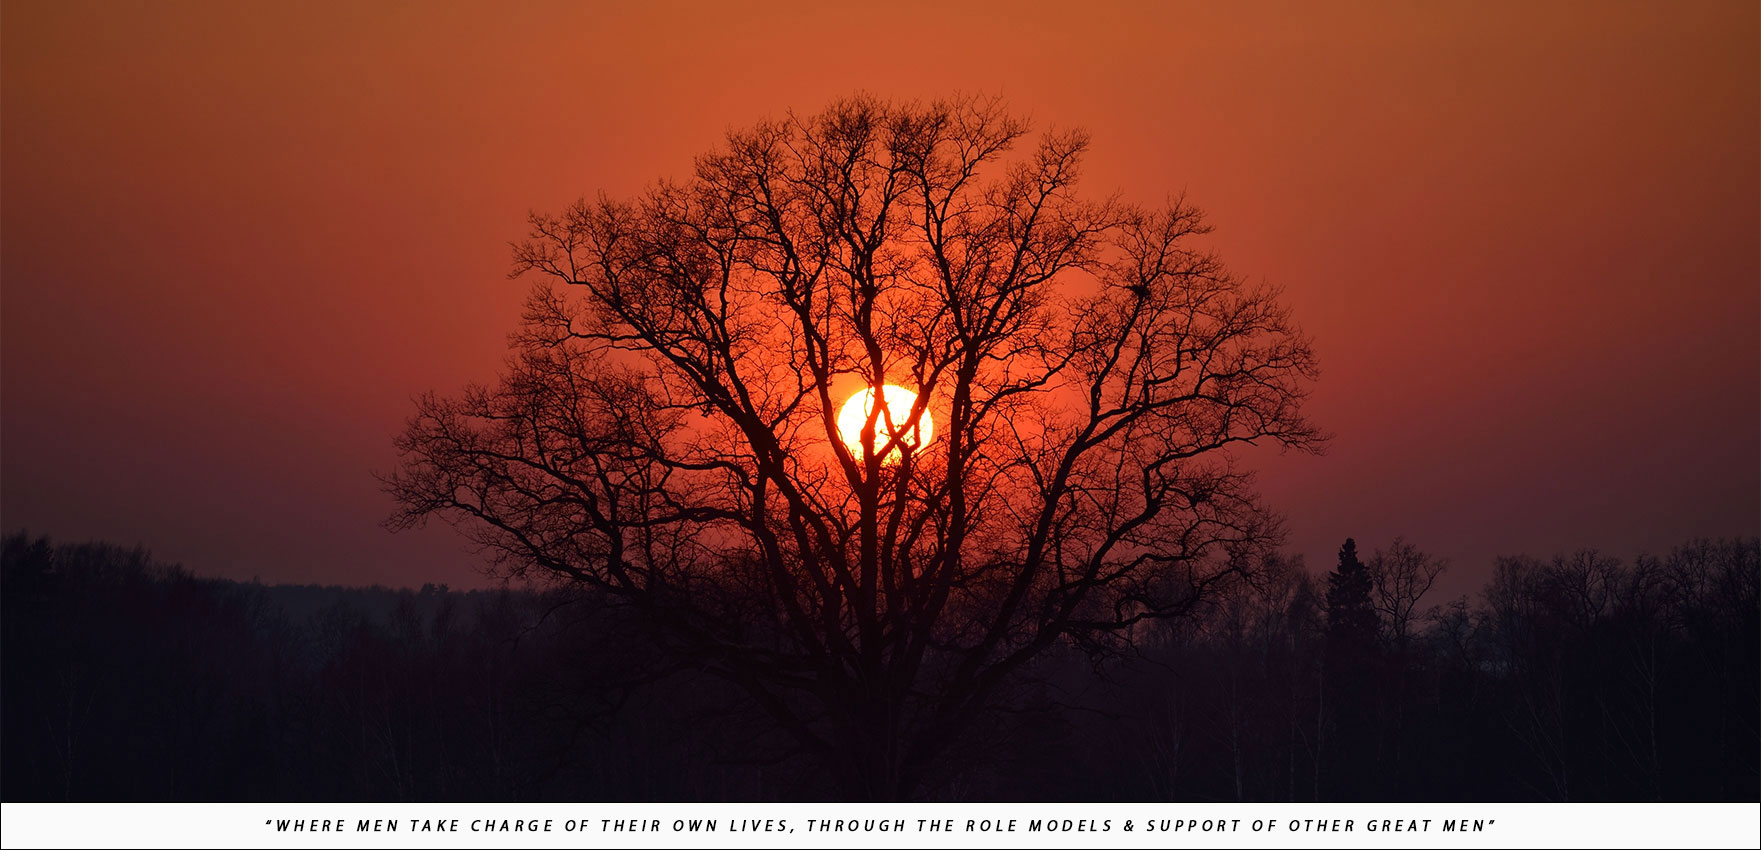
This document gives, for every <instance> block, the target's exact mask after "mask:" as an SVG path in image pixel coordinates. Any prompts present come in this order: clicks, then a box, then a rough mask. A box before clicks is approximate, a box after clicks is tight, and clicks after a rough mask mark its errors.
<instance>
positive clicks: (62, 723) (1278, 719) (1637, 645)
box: [0, 534, 1761, 801]
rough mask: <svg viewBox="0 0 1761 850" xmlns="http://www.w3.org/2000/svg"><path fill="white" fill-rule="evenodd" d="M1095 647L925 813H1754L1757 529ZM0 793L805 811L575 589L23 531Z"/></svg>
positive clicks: (735, 712)
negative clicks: (981, 803) (182, 560)
mask: <svg viewBox="0 0 1761 850" xmlns="http://www.w3.org/2000/svg"><path fill="white" fill-rule="evenodd" d="M1262 567H1263V568H1262V569H1258V570H1254V571H1252V572H1253V574H1254V580H1252V581H1243V582H1241V583H1239V584H1237V585H1236V586H1234V587H1232V588H1230V589H1229V590H1228V591H1227V592H1225V593H1222V594H1219V595H1218V596H1216V597H1214V598H1212V599H1210V600H1208V601H1207V602H1206V603H1205V604H1204V605H1202V606H1201V607H1199V608H1198V609H1196V610H1195V611H1194V612H1193V616H1192V617H1190V618H1188V619H1186V620H1183V621H1180V622H1179V623H1178V624H1174V625H1169V626H1165V627H1158V628H1157V629H1155V630H1152V631H1145V632H1144V633H1143V634H1141V635H1138V636H1137V637H1138V640H1137V641H1136V644H1137V646H1136V649H1135V651H1133V652H1131V653H1129V654H1126V655H1121V656H1116V657H1111V658H1108V659H1104V660H1100V661H1097V660H1095V659H1094V658H1092V657H1091V656H1089V655H1087V654H1084V653H1080V652H1077V651H1076V650H1074V649H1072V650H1069V651H1067V652H1064V653H1061V654H1058V655H1054V656H1053V657H1049V658H1046V659H1045V660H1044V661H1043V662H1042V663H1040V664H1039V665H1038V666H1037V667H1036V669H1035V671H1034V674H1033V675H1032V676H1031V677H1030V678H1028V679H1026V680H1024V681H1023V682H1022V683H1021V684H1020V686H1019V687H1018V688H1017V689H1016V690H1014V691H1013V692H1012V693H1011V694H1009V696H1008V699H1007V701H1006V703H1005V704H1000V705H999V706H998V711H997V713H996V716H995V722H991V723H986V724H983V725H982V730H981V732H980V733H977V734H974V735H972V736H970V738H969V740H967V741H965V742H964V744H963V746H961V747H960V748H959V749H958V750H957V751H956V752H955V753H953V754H952V755H951V757H950V758H949V760H948V762H949V764H948V767H947V770H946V771H944V773H943V774H942V775H940V776H938V777H937V779H936V781H935V782H934V784H933V785H932V786H931V787H926V788H924V789H923V791H922V793H923V794H924V795H925V796H926V797H928V798H931V799H952V800H966V799H999V800H1037V799H1049V800H1297V801H1305V800H1322V801H1327V800H1357V799H1366V800H1745V801H1752V800H1756V799H1761V768H1758V763H1757V762H1758V756H1761V736H1758V731H1757V726H1758V715H1761V594H1758V584H1761V541H1757V540H1755V539H1748V540H1735V541H1696V542H1694V543H1690V544H1688V545H1685V546H1682V547H1679V548H1677V549H1676V550H1675V551H1673V552H1671V553H1670V554H1669V555H1668V556H1667V557H1661V558H1653V557H1641V558H1639V559H1638V560H1636V561H1634V562H1633V563H1630V564H1623V563H1621V562H1620V561H1617V560H1615V559H1612V558H1608V557H1605V556H1602V555H1598V554H1596V553H1594V552H1584V553H1577V554H1573V555H1570V556H1561V557H1556V558H1554V559H1552V560H1549V561H1540V560H1535V559H1531V558H1506V559H1501V560H1500V561H1499V562H1498V563H1497V565H1496V567H1495V569H1494V572H1493V576H1492V579H1491V580H1490V582H1489V583H1488V584H1487V586H1486V588H1485V589H1484V591H1483V592H1482V593H1481V595H1480V596H1479V598H1477V599H1473V600H1469V599H1465V598H1464V599H1458V600H1455V601H1453V602H1448V603H1446V604H1435V603H1434V602H1433V601H1432V600H1431V599H1430V598H1429V597H1430V593H1429V590H1430V586H1431V584H1432V583H1433V582H1434V580H1435V579H1436V577H1437V575H1438V573H1439V572H1440V571H1441V570H1442V568H1443V564H1442V563H1441V562H1440V561H1438V560H1436V559H1434V558H1431V557H1430V556H1428V555H1426V554H1425V553H1423V552H1421V551H1419V550H1418V549H1416V548H1415V547H1412V546H1410V545H1408V544H1406V543H1404V542H1401V541H1395V543H1394V544H1392V545H1390V546H1388V547H1386V548H1385V549H1382V550H1379V551H1377V552H1374V553H1371V554H1369V555H1368V556H1362V557H1360V555H1359V554H1358V552H1357V551H1356V547H1355V545H1354V544H1352V543H1351V542H1349V541H1348V542H1347V544H1346V547H1345V548H1344V549H1342V551H1341V553H1340V559H1339V562H1338V564H1337V565H1336V566H1335V568H1334V569H1333V570H1332V571H1331V572H1329V573H1326V574H1325V575H1321V576H1313V575H1311V574H1310V572H1309V571H1307V570H1306V569H1304V567H1303V565H1302V563H1301V562H1300V561H1296V560H1287V559H1281V558H1273V559H1271V560H1269V561H1268V562H1266V563H1265V564H1263V565H1262ZM0 603H3V611H0V633H3V641H4V643H3V645H0V652H3V655H4V663H3V666H0V698H3V703H4V704H3V711H0V724H3V727H4V730H3V735H4V738H3V745H0V780H3V782H4V789H3V793H4V798H5V799H7V800H12V801H17V800H99V801H109V800H357V799H359V800H400V801H422V800H607V801H612V800H719V799H752V800H767V799H809V800H811V799H817V798H820V797H822V796H823V795H825V794H827V793H830V792H829V791H828V790H827V788H828V786H827V783H825V782H823V781H821V780H820V779H819V778H818V777H817V776H815V774H814V770H813V768H812V766H811V762H809V761H808V760H806V759H804V758H802V757H801V755H800V754H799V753H795V752H793V751H792V750H791V749H790V748H789V746H788V743H787V742H786V741H784V740H781V739H779V738H778V737H776V736H773V735H771V734H770V733H769V732H767V729H768V726H767V724H766V722H765V721H764V719H763V718H762V717H761V716H759V715H758V714H756V713H755V712H753V711H752V709H751V707H750V706H749V705H748V704H747V703H746V701H745V700H744V699H743V698H742V696H741V695H740V694H739V693H738V692H736V691H734V690H732V689H731V688H729V687H727V686H726V685H723V684H722V683H720V681H719V680H717V679H715V678H714V677H712V676H710V675H708V674H706V673H704V672H703V671H701V670H700V669H697V668H696V667H695V666H693V665H692V664H691V663H689V662H688V661H681V660H679V659H677V658H674V657H672V656H670V655H668V654H666V653H665V652H663V651H662V650H661V649H659V647H660V646H662V643H661V641H660V639H659V636H658V635H653V634H649V633H648V632H646V631H645V630H644V627H643V625H642V623H641V621H640V620H639V619H638V618H636V617H634V616H633V615H632V614H631V613H630V612H628V611H627V610H625V609H623V608H621V607H620V606H618V605H615V604H612V603H611V602H610V601H608V600H606V599H604V598H601V597H598V596H595V595H593V594H589V593H585V592H581V591H579V590H569V589H555V590H548V591H543V592H538V591H518V590H496V591H471V592H456V591H451V590H449V589H447V588H445V587H444V586H441V587H435V586H425V587H423V588H422V589H421V590H420V591H411V590H387V589H384V588H366V589H359V588H318V587H292V586H266V585H259V584H255V583H252V584H245V583H238V582H231V581H222V580H214V579H203V578H198V577H195V576H192V575H190V574H189V573H188V572H186V571H184V570H182V569H180V568H178V567H175V566H168V565H165V564H161V563H158V562H155V561H154V560H153V559H152V558H151V557H150V556H149V555H148V554H147V553H146V552H144V551H142V550H139V549H134V550H129V549H123V548H119V547H115V546H108V545H102V544H82V545H55V544H52V543H51V542H50V541H48V540H46V539H42V538H31V537H28V536H26V535H23V534H15V535H12V536H10V537H7V538H6V539H5V541H4V554H3V562H0Z"/></svg>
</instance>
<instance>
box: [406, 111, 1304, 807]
mask: <svg viewBox="0 0 1761 850" xmlns="http://www.w3.org/2000/svg"><path fill="white" fill-rule="evenodd" d="M1028 130H1029V128H1028V126H1027V124H1026V123H1025V122H1023V121H1022V120H1020V119H1018V118H1016V117H1012V116H1011V115H1010V114H1009V113H1008V112H1007V111H1006V110H1005V109H1004V107H1003V106H1002V105H1001V104H1000V103H999V102H998V101H996V100H993V99H985V98H972V97H964V98H957V99H953V100H950V101H945V102H936V103H931V104H927V105H924V104H918V103H906V104H900V103H889V102H883V101H880V100H877V99H874V98H870V97H855V98H851V99H847V100H843V101H840V102H837V103H834V104H832V105H831V106H830V107H829V108H827V109H826V110H825V111H823V112H821V113H819V114H816V115H811V116H803V115H796V114H789V115H788V116H786V117H784V118H781V119H777V120H767V121H763V122H760V123H758V124H757V125H756V126H754V127H752V128H751V129H747V130H742V131H738V132H733V133H731V134H730V135H729V136H728V139H727V143H726V146H725V148H724V149H721V150H718V151H715V152H712V153H710V154H707V155H705V156H702V157H700V158H699V159H698V160H697V163H696V169H695V172H694V174H693V175H692V176H691V177H690V178H689V179H686V180H683V181H680V182H662V183H659V184H658V185H656V186H654V187H653V188H652V189H650V190H648V191H647V192H646V193H644V194H643V195H642V196H641V197H639V198H637V199H635V200H630V201H620V200H611V199H606V198H601V199H599V200H597V201H591V202H589V201H581V202H577V203H576V204H574V205H572V206H570V207H569V208H568V209H566V210H564V211H563V212H561V213H560V214H556V215H537V214H535V215H534V216H533V217H532V219H531V235H530V237H529V238H528V239H527V240H525V241H524V242H521V243H519V244H518V245H517V246H516V247H515V274H516V275H518V274H522V273H530V272H536V273H537V274H538V275H539V276H540V278H541V281H540V283H539V285H538V286H537V287H536V288H535V290H534V292H533V294H532V296H531V298H530V301H529V303H528V309H527V311H526V316H525V322H524V325H523V327H522V329H521V331H520V332H519V333H518V334H517V335H516V336H515V339H514V346H513V347H514V356H513V357H512V358H511V361H510V364H509V367H508V371H507V373H506V374H505V375H504V376H503V378H502V379H501V380H500V382H499V383H498V384H496V385H495V386H493V387H477V388H472V389H469V390H468V391H466V392H465V393H464V395H463V396H462V397H460V398H457V399H442V398H438V397H434V396H432V395H430V396H428V397H425V398H423V399H422V400H421V401H420V403H419V406H418V411H417V413H416V415H415V416H414V418H413V419H412V420H411V422H410V424H409V426H408V429H407V431H406V432H405V433H404V434H403V435H402V436H401V437H400V439H399V440H398V443H397V445H398V448H399V450H400V451H401V453H402V457H403V463H402V466H401V468H400V470H399V471H398V472H396V473H394V474H392V475H390V476H388V477H387V479H386V480H387V483H388V486H389V488H390V490H391V491H392V493H394V494H395V496H396V497H397V498H398V500H399V501H400V503H401V505H402V509H401V512H400V513H399V514H398V515H397V516H396V517H395V518H394V520H393V524H394V525H410V524H414V523H418V522H420V521H422V520H423V519H424V518H426V517H429V516H432V515H441V516H445V517H447V518H449V519H452V520H456V521H458V522H459V524H460V525H461V527H462V528H464V529H465V530H466V531H467V533H469V534H470V535H471V536H472V537H473V538H474V539H475V540H477V541H479V542H480V543H481V544H482V545H483V546H485V547H486V548H487V549H488V550H490V551H492V552H494V553H496V554H497V555H498V556H499V557H498V564H499V565H500V567H501V568H502V569H504V570H505V571H506V572H508V573H511V574H516V575H522V574H527V573H529V572H532V571H534V570H536V571H538V572H539V573H540V574H551V575H555V576H559V577H561V578H564V579H567V580H572V581H578V582H585V583H588V584H590V585H592V586H594V587H597V588H601V589H603V590H604V591H605V592H608V593H611V594H614V595H616V596H618V597H620V598H622V599H624V600H626V601H627V602H628V603H630V604H632V605H634V606H636V607H637V608H639V609H640V610H641V611H642V612H643V613H644V614H645V615H646V616H647V617H649V618H650V620H651V621H652V622H653V623H655V624H656V625H657V626H659V627H661V628H660V631H661V632H662V633H664V634H666V635H668V636H670V638H671V639H672V640H673V641H675V642H676V646H675V648H676V649H678V650H679V651H682V652H685V653H688V654H689V655H690V656H691V657H693V658H695V659H698V660H699V661H700V663H702V664H703V665H705V666H706V667H707V668H708V669H710V670H712V671H713V672H715V673H716V674H718V675H720V676H724V677H726V678H727V679H728V680H730V681H732V682H735V683H737V684H738V685H739V686H741V687H742V688H743V689H744V690H745V691H746V692H747V693H749V694H751V696H752V697H753V698H754V699H755V700H756V701H757V702H758V703H759V704H760V705H761V706H762V707H763V708H764V709H765V710H766V711H767V712H769V714H770V715H771V716H773V717H774V718H775V719H776V721H777V722H778V723H779V724H781V726H782V728H783V729H785V730H787V732H788V733H789V734H790V735H791V736H792V738H793V739H794V740H795V741H796V742H798V743H799V744H800V745H801V746H802V747H803V748H805V749H807V750H810V751H812V752H814V753H816V754H818V755H820V756H823V757H825V759H826V763H827V764H828V765H831V766H832V767H833V769H834V770H835V772H836V776H837V778H838V780H839V781H840V782H841V785H840V786H839V787H840V790H841V792H842V793H843V794H845V795H846V796H848V797H851V798H872V799H886V798H897V797H902V796H906V795H909V794H910V793H911V792H912V790H913V789H914V788H916V787H918V786H919V784H920V783H921V782H922V781H923V780H924V778H925V773H926V771H927V770H929V769H930V768H931V766H932V765H933V764H934V762H935V760H936V757H937V755H938V754H939V753H941V752H942V751H943V750H944V749H945V748H946V747H948V745H949V744H950V742H951V741H953V740H954V739H955V737H956V736H957V735H959V734H960V732H961V730H962V729H966V728H969V724H971V723H972V721H973V720H974V719H975V718H977V717H979V716H981V714H982V713H983V712H984V711H985V710H986V709H987V708H988V707H989V706H990V704H991V701H992V700H993V698H994V696H995V695H996V694H997V693H998V687H999V685H1000V684H1001V683H1003V682H1004V681H1006V680H1007V679H1009V678H1010V677H1011V675H1012V674H1015V673H1017V672H1019V671H1020V670H1021V669H1022V668H1023V666H1024V665H1026V664H1027V662H1028V661H1030V660H1031V659H1033V658H1034V657H1035V656H1036V655H1038V654H1039V653H1041V652H1042V651H1043V650H1045V649H1047V648H1048V647H1050V646H1053V645H1054V644H1055V643H1056V642H1058V641H1060V640H1066V639H1068V640H1073V641H1076V642H1079V643H1081V644H1083V645H1085V646H1090V647H1098V646H1104V645H1114V644H1117V643H1118V642H1120V641H1127V640H1129V639H1130V638H1131V637H1132V636H1133V634H1134V633H1135V632H1136V631H1137V629H1138V628H1139V626H1140V624H1146V623H1149V622H1152V621H1155V620H1157V619H1159V618H1168V617H1175V616H1179V615H1180V614H1182V613H1183V612H1186V611H1188V610H1190V608H1191V607H1192V606H1193V605H1194V604H1195V603H1196V601H1197V600H1198V599H1200V598H1201V597H1202V596H1203V595H1204V594H1205V593H1206V592H1207V590H1208V589H1211V588H1214V587H1216V586H1218V585H1219V583H1222V582H1226V581H1228V580H1229V579H1230V578H1231V577H1233V576H1239V575H1242V574H1243V573H1245V572H1249V571H1251V569H1252V567H1251V566H1250V565H1252V564H1255V563H1257V562H1258V560H1259V559H1258V557H1257V555H1258V554H1259V553H1260V552H1261V551H1262V550H1263V549H1264V548H1265V547H1266V546H1267V545H1268V544H1270V543H1272V542H1274V541H1275V540H1276V539H1277V537H1278V534H1279V531H1278V525H1277V523H1276V521H1275V518H1274V517H1273V515H1272V514H1270V513H1269V512H1268V511H1267V510H1266V509H1265V508H1264V507H1263V506H1262V505H1261V504H1260V503H1259V502H1258V500H1257V498H1256V496H1255V495H1254V492H1253V490H1252V487H1251V483H1252V479H1251V475H1250V474H1249V472H1247V471H1246V470H1244V469H1242V468H1241V467H1240V466H1239V464H1238V463H1237V462H1236V461H1235V460H1234V459H1233V452H1232V451H1231V447H1232V446H1234V445H1235V444H1251V443H1257V442H1270V443H1273V444H1279V445H1282V446H1285V447H1291V448H1295V449H1299V450H1316V449H1318V448H1319V446H1320V443H1321V436H1320V435H1319V433H1318V432H1317V431H1316V429H1315V428H1314V427H1313V426H1312V425H1311V424H1310V423H1309V422H1308V421H1306V420H1305V418H1304V417H1303V415H1302V413H1301V410H1300V406H1301V402H1302V400H1303V398H1304V397H1305V395H1306V392H1307V386H1308V382H1309V381H1311V380H1312V379H1313V378H1314V377H1315V374H1316V369H1315V363H1314V359H1313V356H1312V354H1311V351H1310V348H1309V345H1308V343H1307V341H1306V339H1305V338H1304V337H1303V336H1302V335H1301V334H1300V332H1299V331H1298V330H1297V329H1296V328H1295V327H1294V326H1293V324H1292V323H1291V321H1290V318H1289V314H1288V311H1287V309H1286V308H1284V307H1283V306H1281V304H1280V303H1279V300H1278V298H1277V292H1276V291H1275V290H1274V289H1272V288H1269V287H1267V286H1264V285H1257V284H1251V283H1248V282H1246V281H1243V280H1242V279H1240V278H1237V277H1234V276H1232V275H1231V274H1229V273H1228V272H1227V271H1226V270H1225V269H1224V267H1223V265H1222V264H1221V262H1219V260H1218V259H1217V258H1216V257H1215V256H1214V255H1213V254H1212V253H1210V252H1208V251H1206V250H1205V249H1203V248H1202V247H1200V246H1198V245H1196V244H1194V243H1195V240H1196V239H1198V238H1199V237H1201V236H1202V235H1203V234H1205V233H1207V232H1208V230H1209V228H1208V226H1207V225H1206V224H1205V222H1204V219H1203V217H1202V216H1201V214H1200V213H1199V211H1198V210H1196V209H1194V208H1193V207H1191V206H1189V205H1187V204H1186V203H1185V202H1184V201H1179V200H1177V201H1174V202H1172V203H1170V204H1169V205H1167V206H1165V207H1161V208H1157V209H1145V208H1140V207H1136V206H1132V205H1129V204H1126V203H1122V202H1120V201H1118V200H1116V199H1110V200H1099V201H1094V200H1087V199H1084V198H1082V197H1079V196H1078V195H1077V193H1076V191H1075V188H1076V184H1077V178H1078V173H1079V165H1080V163H1081V160H1082V156H1083V153H1084V151H1085V150H1086V148H1087V146H1088V137H1087V136H1086V135H1085V134H1083V133H1081V132H1077V131H1062V132H1048V133H1046V134H1044V135H1043V136H1042V137H1040V138H1039V140H1038V141H1037V143H1034V144H1032V145H1030V146H1028V149H1027V150H1026V151H1025V152H1017V150H1016V145H1017V143H1019V142H1021V141H1022V140H1023V139H1024V137H1025V136H1026V135H1027V134H1028ZM889 384H892V385H899V386H902V387H905V388H907V389H909V390H911V391H912V392H914V393H916V396H915V400H914V401H913V402H910V403H909V405H908V407H909V409H908V410H907V409H897V408H894V407H892V406H891V405H892V401H891V400H888V401H887V402H886V403H884V404H873V405H871V406H870V409H869V410H868V413H867V418H866V420H865V421H864V422H863V423H862V425H861V431H860V436H859V438H858V439H849V437H851V436H854V435H848V434H841V433H840V431H839V428H838V421H837V418H838V413H839V410H840V408H841V407H842V403H843V402H844V401H845V399H846V398H847V397H849V396H851V395H853V394H856V393H860V392H862V391H865V390H868V389H870V388H879V387H883V386H886V385H889ZM905 406H907V405H903V404H902V405H900V407H905ZM926 421H927V424H926ZM928 429H933V432H934V433H933V436H930V437H929V439H927V440H925V439H923V436H924V435H923V433H922V431H924V430H928Z"/></svg>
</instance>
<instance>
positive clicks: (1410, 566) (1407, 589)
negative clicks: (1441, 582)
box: [1369, 537, 1449, 653]
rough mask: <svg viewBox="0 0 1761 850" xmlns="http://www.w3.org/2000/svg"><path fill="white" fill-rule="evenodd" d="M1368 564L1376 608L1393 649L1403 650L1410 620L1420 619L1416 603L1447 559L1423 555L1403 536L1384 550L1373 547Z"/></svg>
mask: <svg viewBox="0 0 1761 850" xmlns="http://www.w3.org/2000/svg"><path fill="white" fill-rule="evenodd" d="M1369 567H1370V579H1371V582H1372V585H1371V586H1372V591H1371V592H1372V594H1373V597H1374V599H1375V605H1376V611H1377V613H1379V614H1381V616H1382V624H1383V627H1384V628H1386V629H1387V631H1388V637H1389V639H1390V642H1391V643H1392V644H1393V645H1394V648H1395V650H1396V651H1398V652H1401V653H1404V652H1405V651H1406V647H1407V643H1408V642H1409V641H1410V640H1411V639H1412V633H1413V623H1414V622H1415V621H1417V620H1418V619H1420V614H1421V612H1420V611H1419V610H1418V607H1419V602H1420V601H1421V600H1423V599H1424V598H1425V594H1427V593H1430V592H1431V586H1432V585H1433V584H1436V583H1437V577H1438V576H1440V575H1442V574H1443V571H1444V570H1447V569H1448V568H1449V561H1448V560H1446V559H1444V558H1438V557H1434V556H1432V555H1427V554H1425V553H1424V552H1422V551H1420V550H1419V548H1418V547H1417V546H1414V545H1412V544H1411V543H1408V542H1406V539H1405V538H1402V537H1396V538H1394V542H1393V543H1391V544H1389V546H1388V548H1387V549H1378V550H1376V554H1375V555H1373V556H1371V557H1370V563H1369Z"/></svg>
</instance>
